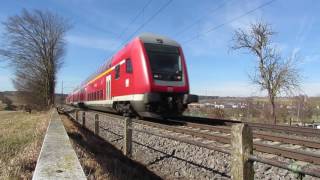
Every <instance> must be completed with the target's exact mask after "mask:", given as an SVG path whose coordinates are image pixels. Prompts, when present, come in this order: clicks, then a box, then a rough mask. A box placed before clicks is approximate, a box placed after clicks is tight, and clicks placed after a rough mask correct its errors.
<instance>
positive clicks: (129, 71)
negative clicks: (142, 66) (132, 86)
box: [126, 59, 132, 73]
mask: <svg viewBox="0 0 320 180" xmlns="http://www.w3.org/2000/svg"><path fill="white" fill-rule="evenodd" d="M126 72H127V73H132V62H131V59H127V60H126Z"/></svg>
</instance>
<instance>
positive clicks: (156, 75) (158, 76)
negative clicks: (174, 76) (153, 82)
mask: <svg viewBox="0 0 320 180" xmlns="http://www.w3.org/2000/svg"><path fill="white" fill-rule="evenodd" d="M153 78H154V79H161V78H162V76H161V74H153Z"/></svg>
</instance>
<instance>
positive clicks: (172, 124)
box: [93, 111, 320, 165]
mask: <svg viewBox="0 0 320 180" xmlns="http://www.w3.org/2000/svg"><path fill="white" fill-rule="evenodd" d="M93 112H94V113H96V114H100V115H104V116H108V117H112V118H114V119H123V117H122V116H119V115H115V114H109V113H105V112H100V111H98V112H97V111H93ZM133 122H135V123H138V124H141V125H144V126H149V127H153V128H158V129H163V130H166V131H170V132H173V133H178V134H182V135H187V136H193V137H197V138H199V141H203V143H205V144H208V143H214V142H219V143H222V144H224V147H225V148H226V149H228V147H229V146H230V131H231V129H230V126H229V125H230V123H231V124H232V123H234V122H230V121H227V122H223V123H218V125H208V124H203V123H194V122H189V121H181V119H179V120H172V119H168V120H166V121H156V120H151V121H146V120H134V121H133ZM164 123H165V124H164ZM237 123H238V122H237ZM249 126H250V125H249ZM270 127H271V126H270ZM253 129H254V131H253V137H254V150H255V151H258V152H262V153H269V154H275V155H278V156H282V157H285V158H289V159H295V160H299V161H304V162H308V163H313V164H317V165H320V154H316V153H313V152H308V151H305V150H301V148H305V147H307V148H314V149H320V143H319V142H317V141H312V140H306V139H302V138H296V137H290V136H288V135H279V134H278V135H275V134H271V133H270V132H261V131H259V128H253ZM280 129H281V128H278V129H277V130H280ZM259 139H260V141H259ZM262 140H267V141H272V142H281V143H285V144H294V145H298V146H299V147H298V148H299V149H293V148H288V147H280V146H279V144H277V145H271V144H266V143H263V142H261V141H262Z"/></svg>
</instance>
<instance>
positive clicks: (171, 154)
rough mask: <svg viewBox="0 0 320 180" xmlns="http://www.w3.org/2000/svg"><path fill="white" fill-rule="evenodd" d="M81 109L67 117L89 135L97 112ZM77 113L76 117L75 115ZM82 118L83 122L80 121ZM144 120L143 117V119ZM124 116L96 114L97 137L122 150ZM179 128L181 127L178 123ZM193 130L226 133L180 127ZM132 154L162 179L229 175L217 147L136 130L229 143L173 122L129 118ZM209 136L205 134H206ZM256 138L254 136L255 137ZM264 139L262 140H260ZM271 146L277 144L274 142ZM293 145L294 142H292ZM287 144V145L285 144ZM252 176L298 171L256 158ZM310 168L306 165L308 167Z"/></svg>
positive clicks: (277, 176)
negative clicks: (169, 124)
mask: <svg viewBox="0 0 320 180" xmlns="http://www.w3.org/2000/svg"><path fill="white" fill-rule="evenodd" d="M82 113H83V112H79V113H78V115H76V113H70V115H71V118H72V119H73V121H74V122H76V123H77V124H78V125H79V127H81V128H82V129H86V130H89V131H91V132H92V135H93V134H94V133H95V132H96V129H97V124H96V123H95V117H96V114H97V112H91V111H86V112H85V119H83V114H82ZM77 116H78V117H77ZM75 120H76V121H75ZM84 122H85V125H83V124H84ZM143 122H145V121H143ZM124 124H125V123H124V120H123V119H121V118H119V117H118V118H117V117H116V116H108V115H103V114H100V115H99V124H98V129H99V137H100V138H101V139H104V140H106V142H108V143H109V144H110V145H112V146H113V147H114V148H116V149H117V150H119V151H123V150H124V148H125V147H124V134H125V132H124ZM180 128H182V127H180ZM183 128H186V132H188V131H187V129H189V131H190V130H194V131H202V133H208V134H211V135H212V136H214V134H219V135H220V136H226V137H228V136H230V134H229V135H228V133H223V132H219V131H212V130H211V131H209V130H206V129H202V130H201V129H200V128H199V129H198V130H196V129H192V127H183ZM132 129H134V130H133V134H132V137H133V138H132V154H131V159H132V160H134V161H136V162H139V163H141V164H143V165H144V166H146V168H148V169H149V170H150V171H152V172H154V173H155V174H157V175H158V176H160V177H161V178H163V179H230V178H231V175H230V170H231V165H230V160H231V156H230V155H228V154H225V153H221V152H218V151H213V150H210V149H208V148H203V147H199V146H196V145H192V144H189V143H184V142H181V141H177V140H173V139H170V138H164V137H161V136H155V135H150V134H146V133H141V132H138V131H136V129H138V130H142V131H148V132H152V133H153V134H158V135H162V136H171V137H178V138H180V139H185V140H188V141H194V142H201V143H202V144H208V145H209V144H210V145H212V146H215V147H220V148H222V149H225V150H229V149H230V144H227V143H223V142H219V141H214V140H209V139H206V138H201V137H197V136H196V135H190V134H188V133H183V132H177V131H175V126H172V129H171V130H169V129H166V128H164V127H160V126H158V127H156V126H152V125H146V124H145V123H144V124H143V123H138V122H137V121H133V126H132ZM208 137H209V136H208ZM257 140H258V139H254V141H257ZM263 143H264V142H263ZM274 146H277V145H276V144H274ZM292 147H293V148H294V146H292ZM288 148H291V147H288ZM254 155H255V156H258V157H260V158H266V159H270V160H273V161H276V162H283V164H289V165H290V166H295V167H297V168H301V167H303V168H309V167H311V166H312V163H311V164H310V163H309V164H308V163H306V162H302V161H299V160H294V159H290V158H285V157H282V156H281V155H277V154H272V153H265V152H257V151H255V153H254ZM253 166H254V172H255V175H254V176H255V179H298V178H300V177H301V174H300V175H299V174H297V173H295V172H292V171H288V170H286V169H282V168H278V167H274V166H272V165H267V164H263V163H260V162H254V163H253ZM314 168H315V169H313V170H311V171H314V170H316V169H319V166H317V165H315V167H314ZM309 170H310V169H309ZM304 179H317V178H315V177H312V176H305V177H304Z"/></svg>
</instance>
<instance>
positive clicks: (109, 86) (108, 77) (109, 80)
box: [106, 75, 111, 100]
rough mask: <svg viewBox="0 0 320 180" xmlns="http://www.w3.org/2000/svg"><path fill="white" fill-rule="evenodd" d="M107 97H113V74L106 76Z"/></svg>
mask: <svg viewBox="0 0 320 180" xmlns="http://www.w3.org/2000/svg"><path fill="white" fill-rule="evenodd" d="M106 99H107V100H110V99H111V75H108V76H107V77H106Z"/></svg>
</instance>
